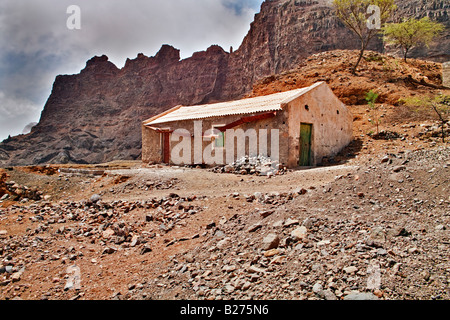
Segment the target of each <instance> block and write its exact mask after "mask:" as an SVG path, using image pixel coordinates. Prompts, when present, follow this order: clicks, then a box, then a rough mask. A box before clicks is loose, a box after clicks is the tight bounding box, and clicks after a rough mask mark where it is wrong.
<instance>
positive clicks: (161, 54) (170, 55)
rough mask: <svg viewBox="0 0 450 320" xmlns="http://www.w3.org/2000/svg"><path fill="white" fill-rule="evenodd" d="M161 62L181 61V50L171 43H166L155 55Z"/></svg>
mask: <svg viewBox="0 0 450 320" xmlns="http://www.w3.org/2000/svg"><path fill="white" fill-rule="evenodd" d="M155 59H156V60H157V61H158V62H160V63H173V62H178V61H180V50H179V49H175V48H174V47H172V46H171V45H168V44H164V45H163V46H162V47H161V49H160V50H159V51H158V53H157V54H156V56H155Z"/></svg>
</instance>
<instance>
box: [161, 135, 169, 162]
mask: <svg viewBox="0 0 450 320" xmlns="http://www.w3.org/2000/svg"><path fill="white" fill-rule="evenodd" d="M162 156H163V163H169V162H170V133H169V132H163V133H162Z"/></svg>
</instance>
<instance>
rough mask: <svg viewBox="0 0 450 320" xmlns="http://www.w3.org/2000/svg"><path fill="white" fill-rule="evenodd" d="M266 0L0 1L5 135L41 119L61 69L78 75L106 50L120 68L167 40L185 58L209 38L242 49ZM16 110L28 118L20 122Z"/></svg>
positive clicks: (209, 41)
mask: <svg viewBox="0 0 450 320" xmlns="http://www.w3.org/2000/svg"><path fill="white" fill-rule="evenodd" d="M261 3H262V0H133V1H125V0H96V1H88V0H58V1H55V0H40V1H35V0H21V1H16V0H2V1H1V2H0V30H1V31H0V47H1V48H2V50H1V51H0V91H1V92H2V94H3V97H2V100H1V101H0V102H2V103H3V106H2V107H0V108H1V109H0V110H1V111H0V112H1V113H0V123H1V126H0V139H2V138H4V137H5V135H6V136H7V135H8V134H9V133H11V134H12V133H13V132H21V130H22V129H23V127H24V126H25V125H26V124H28V123H29V122H31V121H37V120H38V118H37V117H38V112H36V110H35V109H36V106H37V105H40V106H41V107H40V108H41V109H42V107H43V105H44V103H45V100H46V99H47V98H48V96H49V94H50V92H51V87H52V83H53V81H54V79H55V77H56V75H58V74H73V73H78V72H79V71H80V70H81V69H83V68H84V66H85V63H86V61H87V60H88V59H90V58H91V57H93V56H94V55H102V54H106V55H107V56H108V57H109V58H110V61H112V62H113V63H114V64H116V65H117V66H118V67H119V68H120V67H123V65H124V64H125V61H126V59H127V58H134V57H136V56H137V54H138V53H144V54H145V55H148V56H153V55H155V54H156V53H157V51H158V50H159V48H160V47H161V45H162V44H170V45H173V46H174V47H176V48H178V49H180V50H181V56H182V58H187V57H189V56H191V55H192V53H193V52H196V51H202V50H205V49H206V48H208V47H209V46H210V45H212V44H218V45H220V46H222V47H223V48H224V49H225V50H227V49H228V48H229V47H230V46H233V47H234V48H237V47H238V46H239V45H240V44H241V42H242V39H243V38H244V36H245V34H246V33H247V32H248V30H249V27H250V22H251V21H252V20H253V15H254V14H255V13H256V12H257V11H258V9H259V6H260V5H261ZM70 5H77V6H79V7H80V9H81V30H69V29H68V28H67V26H66V21H67V19H68V18H69V14H67V12H66V10H67V7H69V6H70ZM14 101H15V103H13V102H14ZM8 108H13V109H15V110H9V109H8ZM25 110H28V111H25ZM27 112H29V113H27ZM18 113H20V114H21V116H20V117H22V118H23V121H19V119H18V117H19V116H18ZM31 114H33V116H31ZM13 118H14V121H13V122H14V123H16V122H17V126H19V127H20V128H18V129H17V130H13V131H11V126H9V125H8V126H6V125H5V124H6V123H7V122H8V119H13ZM7 128H9V129H7Z"/></svg>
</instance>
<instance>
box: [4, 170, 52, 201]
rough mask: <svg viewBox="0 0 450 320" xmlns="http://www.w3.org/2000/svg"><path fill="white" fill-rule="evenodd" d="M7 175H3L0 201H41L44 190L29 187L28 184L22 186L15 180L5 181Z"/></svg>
mask: <svg viewBox="0 0 450 320" xmlns="http://www.w3.org/2000/svg"><path fill="white" fill-rule="evenodd" d="M5 180H6V175H3V174H2V176H1V185H0V196H1V197H0V201H4V200H12V201H24V202H26V201H28V200H34V201H39V200H41V199H42V197H43V193H42V191H39V190H37V189H35V188H29V187H27V186H21V185H19V184H17V183H16V182H14V181H5Z"/></svg>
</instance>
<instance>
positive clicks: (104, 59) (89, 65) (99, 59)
mask: <svg viewBox="0 0 450 320" xmlns="http://www.w3.org/2000/svg"><path fill="white" fill-rule="evenodd" d="M118 70H119V69H118V68H117V67H116V65H115V64H114V63H112V62H110V61H109V58H108V56H106V55H102V56H95V57H93V58H91V59H90V60H88V61H87V62H86V67H85V68H84V70H82V71H81V72H82V73H83V72H86V71H93V72H97V71H118Z"/></svg>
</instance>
